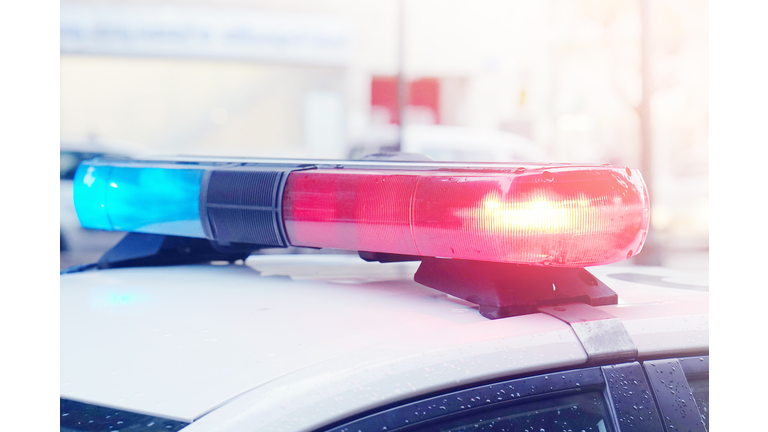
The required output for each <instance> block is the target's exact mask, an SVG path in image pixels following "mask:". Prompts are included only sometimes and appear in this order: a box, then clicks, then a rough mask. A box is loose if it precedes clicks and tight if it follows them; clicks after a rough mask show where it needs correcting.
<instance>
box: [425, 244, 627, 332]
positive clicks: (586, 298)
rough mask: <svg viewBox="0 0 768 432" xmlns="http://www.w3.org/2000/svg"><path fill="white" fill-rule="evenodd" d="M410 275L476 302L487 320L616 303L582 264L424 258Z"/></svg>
mask: <svg viewBox="0 0 768 432" xmlns="http://www.w3.org/2000/svg"><path fill="white" fill-rule="evenodd" d="M414 280H415V281H416V282H418V283H420V284H422V285H425V286H428V287H430V288H434V289H436V290H439V291H442V292H444V293H447V294H450V295H452V296H456V297H459V298H462V299H464V300H467V301H469V302H472V303H475V304H477V305H478V306H479V310H480V314H481V315H483V316H484V317H486V318H489V319H497V318H506V317H511V316H517V315H526V314H531V313H537V312H538V309H539V307H541V306H555V305H560V304H567V303H585V304H588V305H590V306H605V305H612V304H617V303H618V296H617V295H616V293H615V292H614V291H613V290H611V289H610V288H608V286H606V285H605V284H604V283H602V282H600V281H599V280H598V279H597V278H596V277H594V276H593V275H592V274H591V273H589V272H588V271H587V270H586V269H583V268H562V267H537V266H531V265H522V264H507V263H496V262H485V261H469V260H453V259H443V258H427V257H424V258H423V259H422V261H421V265H420V266H419V269H418V271H417V272H416V275H415V276H414Z"/></svg>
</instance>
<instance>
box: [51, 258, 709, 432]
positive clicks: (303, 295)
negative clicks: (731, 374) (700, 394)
mask: <svg viewBox="0 0 768 432" xmlns="http://www.w3.org/2000/svg"><path fill="white" fill-rule="evenodd" d="M416 267H417V264H416V263H399V264H379V263H366V262H364V261H362V260H360V259H359V258H357V256H356V255H344V256H330V255H291V256H284V257H281V256H274V255H262V256H255V257H251V258H249V260H248V266H184V267H164V268H141V269H124V270H119V269H116V270H106V271H95V272H85V273H81V274H73V275H65V276H62V278H61V308H62V310H61V395H62V397H65V398H70V399H74V400H79V401H84V402H90V403H94V404H99V405H104V406H111V407H115V408H121V409H125V410H129V411H134V412H140V413H146V414H154V415H158V416H162V417H167V418H173V419H178V420H185V421H191V420H195V419H198V418H199V420H197V421H195V422H194V423H193V424H192V425H190V426H189V427H188V430H190V431H203V430H221V431H224V430H227V431H229V430H233V431H236V430H249V431H253V430H270V431H273V430H311V429H313V428H316V427H320V426H323V425H325V424H328V423H329V422H332V421H336V420H339V419H343V418H345V417H347V416H349V415H352V414H354V413H357V412H361V411H364V410H367V409H370V408H374V407H376V406H378V405H381V404H382V403H389V402H392V401H396V400H400V399H404V398H409V397H412V396H415V395H418V394H424V393H428V392H432V391H436V390H442V389H448V388H451V387H453V386H455V385H457V384H467V383H472V382H477V381H482V380H486V379H493V378H501V377H506V376H511V375H520V374H525V373H535V372H536V371H540V370H544V369H553V368H565V367H571V366H573V367H577V366H578V365H581V364H583V363H584V362H585V361H586V354H585V353H584V350H583V349H582V347H581V345H580V344H579V342H578V340H577V339H576V337H575V335H574V333H573V331H572V330H571V329H570V327H569V326H568V325H567V324H565V323H563V322H561V321H559V320H557V319H555V318H553V317H550V316H548V315H544V314H534V315H527V316H521V317H514V318H506V319H501V320H495V321H490V320H487V319H485V318H483V317H482V316H480V315H479V314H478V313H477V311H476V308H475V307H474V306H472V305H471V304H469V303H466V302H464V301H462V300H457V299H455V298H452V297H449V296H447V295H444V294H442V293H440V292H438V291H435V290H432V289H430V288H426V287H423V286H421V285H419V284H416V283H415V282H413V281H412V280H408V279H409V278H410V277H411V275H412V273H413V272H414V271H415V269H416ZM254 269H258V270H259V271H260V272H261V274H260V273H259V272H257V271H256V270H254ZM590 270H591V271H592V272H593V273H594V274H595V275H596V276H598V277H599V278H600V279H601V280H603V281H604V282H605V283H606V284H608V285H609V286H610V287H611V288H613V289H614V290H615V291H617V292H618V293H619V297H620V304H619V305H617V306H605V307H601V308H602V309H604V310H606V311H607V312H609V313H612V314H614V315H616V316H618V317H620V318H621V319H622V321H623V322H624V323H625V327H626V328H627V330H628V332H629V333H630V335H631V336H632V338H633V340H634V341H635V344H636V345H637V347H638V349H639V350H640V354H641V356H645V357H658V356H660V355H666V354H667V353H668V354H675V353H678V352H681V351H682V352H701V351H702V350H706V349H707V347H708V338H707V335H708V318H707V317H708V314H707V312H708V311H707V308H708V295H707V294H706V293H705V292H701V291H692V290H690V289H677V288H673V289H669V288H665V287H661V286H654V285H648V284H647V283H645V284H640V283H637V282H629V281H626V280H622V278H623V279H626V278H627V276H626V274H632V273H638V272H640V273H643V272H646V273H644V274H646V275H650V276H654V275H658V274H661V273H659V271H662V272H663V269H638V268H637V267H626V268H621V267H614V266H609V267H601V268H592V269H590ZM654 271H655V272H656V273H654ZM648 272H650V273H648ZM622 274H623V275H624V276H619V278H618V279H617V278H615V277H613V276H611V275H622ZM663 275H664V276H665V278H662V279H659V278H657V279H653V280H654V281H656V282H655V283H657V285H658V284H664V283H667V284H670V283H672V284H678V286H679V285H685V284H686V283H687V284H689V285H691V286H698V285H697V284H699V283H700V282H696V283H693V284H692V283H691V282H690V281H686V280H684V279H680V278H682V277H683V276H681V275H679V274H675V275H672V276H670V275H668V274H666V273H664V274H663ZM641 277H645V276H642V275H641ZM670 278H671V279H670ZM675 278H677V279H675ZM630 279H631V277H630ZM659 280H660V281H661V282H658V281H659ZM670 281H671V282H670ZM645 282H647V278H646V280H645ZM216 408H218V409H216ZM212 410H213V411H212ZM206 414H207V415H206ZM201 416H203V417H202V418H200V417H201ZM185 430H186V429H185Z"/></svg>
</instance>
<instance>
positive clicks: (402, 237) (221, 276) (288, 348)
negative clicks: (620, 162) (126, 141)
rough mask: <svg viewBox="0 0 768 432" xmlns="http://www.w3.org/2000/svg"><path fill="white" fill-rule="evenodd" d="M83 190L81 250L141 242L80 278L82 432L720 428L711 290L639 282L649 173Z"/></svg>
mask: <svg viewBox="0 0 768 432" xmlns="http://www.w3.org/2000/svg"><path fill="white" fill-rule="evenodd" d="M74 183H75V185H74V197H75V207H76V209H77V214H78V217H79V219H80V222H81V223H82V224H83V226H85V227H87V228H92V229H103V230H114V231H127V232H128V234H127V235H126V237H125V238H124V239H123V240H121V242H120V243H118V244H117V245H116V246H115V247H114V248H113V249H111V250H110V251H108V252H107V253H106V254H105V255H104V256H103V257H102V258H101V259H100V260H99V261H98V262H97V263H93V264H89V265H84V266H78V267H74V268H70V269H67V270H64V271H63V272H62V273H63V274H62V276H61V393H60V394H61V396H60V397H61V399H60V404H61V405H60V406H61V413H60V415H61V417H60V418H61V420H60V425H61V430H62V431H118V430H120V431H138V430H162V431H177V430H182V429H183V430H184V431H190V432H195V431H334V432H342V431H343V432H353V431H355V432H356V431H532V432H539V431H600V432H607V431H685V430H691V431H704V430H707V428H708V427H709V424H708V421H709V410H708V405H709V384H708V381H709V356H708V352H709V337H708V333H709V327H708V322H709V314H708V307H709V300H708V299H709V295H708V288H707V283H706V281H702V280H696V279H695V278H693V277H691V276H689V275H685V274H681V273H677V272H674V271H671V270H667V269H662V268H644V267H636V266H625V265H621V261H622V260H625V259H627V258H631V257H632V256H635V255H637V254H638V253H639V252H640V250H641V249H642V246H643V243H644V241H645V236H646V233H647V230H648V224H649V218H650V214H649V212H650V208H649V200H648V195H647V189H646V187H645V184H644V182H643V179H642V176H641V175H640V173H639V172H638V171H637V170H632V169H629V168H624V167H614V166H607V165H568V164H507V163H461V164H459V163H437V162H429V161H393V160H375V159H373V160H362V161H307V160H267V159H216V158H165V159H143V160H121V159H110V158H102V159H95V160H91V161H86V162H83V163H81V165H80V167H79V168H78V170H77V174H76V176H75V181H74ZM279 248H285V249H284V250H287V251H292V252H296V251H300V250H309V251H320V252H323V251H327V250H331V251H335V252H340V253H334V254H329V253H314V254H306V253H293V254H275V253H273V252H274V251H276V250H280V249H279ZM299 248H301V249H299ZM344 251H347V252H344Z"/></svg>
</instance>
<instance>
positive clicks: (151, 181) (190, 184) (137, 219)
mask: <svg viewBox="0 0 768 432" xmlns="http://www.w3.org/2000/svg"><path fill="white" fill-rule="evenodd" d="M203 173H204V170H202V169H187V168H184V169H180V168H148V167H141V166H135V167H134V166H125V165H123V166H121V165H112V166H108V165H101V164H98V162H94V161H88V162H83V163H81V164H80V166H79V167H78V169H77V172H76V174H75V181H74V197H75V210H76V211H77V217H78V218H79V219H80V224H81V225H82V226H83V227H85V228H94V229H103V230H110V231H130V232H143V233H148V234H165V235H176V236H183V237H198V238H205V232H204V231H203V226H202V223H201V222H200V183H201V181H202V178H203Z"/></svg>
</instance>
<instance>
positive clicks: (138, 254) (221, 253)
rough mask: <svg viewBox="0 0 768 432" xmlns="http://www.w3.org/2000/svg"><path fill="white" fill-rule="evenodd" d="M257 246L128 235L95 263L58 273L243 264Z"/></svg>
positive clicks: (193, 239)
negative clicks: (211, 262) (240, 262)
mask: <svg viewBox="0 0 768 432" xmlns="http://www.w3.org/2000/svg"><path fill="white" fill-rule="evenodd" d="M259 248H260V246H259V245H243V244H231V245H227V246H223V245H220V244H217V243H215V242H212V241H210V240H208V239H201V238H190V237H176V236H167V235H159V234H143V233H135V232H129V233H128V234H126V235H125V237H123V238H122V240H120V241H119V242H118V243H117V244H116V245H115V246H113V247H112V249H110V250H108V251H107V252H105V253H104V255H102V257H101V258H99V261H98V262H96V263H93V264H88V265H84V266H75V267H71V268H69V269H66V270H64V271H62V274H64V273H75V272H80V271H85V270H90V269H107V268H119V267H139V266H165V265H180V264H197V263H203V262H210V261H229V262H235V261H237V260H244V259H245V258H247V257H248V255H250V254H251V252H253V251H255V250H257V249H259Z"/></svg>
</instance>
